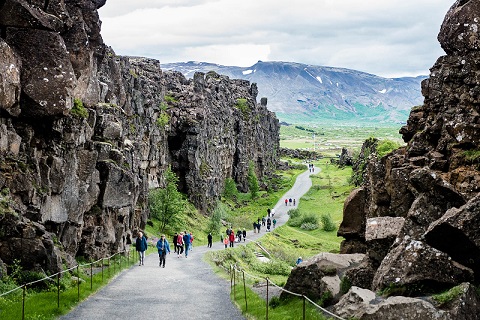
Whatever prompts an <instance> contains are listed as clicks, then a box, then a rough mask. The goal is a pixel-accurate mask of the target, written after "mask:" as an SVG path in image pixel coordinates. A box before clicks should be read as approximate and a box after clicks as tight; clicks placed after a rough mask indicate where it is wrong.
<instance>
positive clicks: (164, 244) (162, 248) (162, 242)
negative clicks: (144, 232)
mask: <svg viewBox="0 0 480 320" xmlns="http://www.w3.org/2000/svg"><path fill="white" fill-rule="evenodd" d="M157 250H158V258H159V259H160V262H159V263H158V266H159V267H163V268H165V260H166V257H167V252H168V254H170V246H169V245H168V240H167V239H165V235H164V234H162V236H161V237H160V239H159V240H158V241H157Z"/></svg>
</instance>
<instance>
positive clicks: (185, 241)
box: [183, 230, 191, 258]
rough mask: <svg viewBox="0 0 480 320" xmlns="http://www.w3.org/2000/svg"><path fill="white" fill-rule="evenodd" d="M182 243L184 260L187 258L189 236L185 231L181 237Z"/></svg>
mask: <svg viewBox="0 0 480 320" xmlns="http://www.w3.org/2000/svg"><path fill="white" fill-rule="evenodd" d="M183 243H184V244H185V258H188V250H190V243H191V241H190V234H189V233H188V232H187V230H185V234H184V235H183Z"/></svg>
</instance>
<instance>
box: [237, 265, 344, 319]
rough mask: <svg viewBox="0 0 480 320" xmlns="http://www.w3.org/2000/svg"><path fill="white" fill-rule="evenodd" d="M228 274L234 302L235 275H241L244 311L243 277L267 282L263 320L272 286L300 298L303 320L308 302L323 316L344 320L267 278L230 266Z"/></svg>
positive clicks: (246, 303)
mask: <svg viewBox="0 0 480 320" xmlns="http://www.w3.org/2000/svg"><path fill="white" fill-rule="evenodd" d="M228 272H229V273H230V292H231V293H232V292H233V300H234V301H236V290H235V287H236V286H237V276H236V274H237V273H241V274H242V281H243V291H244V299H245V311H247V310H248V301H247V287H246V282H245V276H247V277H249V278H251V279H255V280H265V281H266V282H267V290H266V300H267V301H266V308H265V319H266V320H268V312H269V286H270V285H272V286H274V287H276V288H278V289H280V290H281V291H283V292H286V293H288V294H290V295H293V296H296V297H300V298H302V299H303V310H302V314H303V318H302V319H303V320H305V319H306V302H307V301H308V302H309V303H310V304H312V306H314V307H315V308H317V309H318V310H319V311H320V312H322V313H323V314H324V315H326V316H328V317H332V318H334V319H338V320H346V319H344V318H342V317H340V316H337V315H336V314H334V313H332V312H330V311H328V310H327V309H325V308H323V307H321V306H319V305H318V304H316V303H315V302H313V301H312V300H311V299H309V298H308V297H307V296H305V295H303V294H300V293H295V292H292V291H289V290H286V289H284V288H282V287H280V286H278V285H276V284H275V283H274V282H272V281H271V280H270V279H269V278H268V277H266V278H262V277H258V276H255V275H252V274H249V273H247V272H245V270H241V269H240V268H238V267H237V266H236V265H230V270H228Z"/></svg>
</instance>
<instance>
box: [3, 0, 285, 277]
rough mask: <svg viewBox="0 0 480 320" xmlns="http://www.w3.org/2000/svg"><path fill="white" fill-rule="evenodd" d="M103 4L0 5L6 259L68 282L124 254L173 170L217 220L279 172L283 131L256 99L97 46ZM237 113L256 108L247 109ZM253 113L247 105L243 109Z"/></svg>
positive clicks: (229, 84)
mask: <svg viewBox="0 0 480 320" xmlns="http://www.w3.org/2000/svg"><path fill="white" fill-rule="evenodd" d="M103 4H105V1H91V0H82V1H64V0H53V1H52V0H50V1H28V2H27V1H23V0H6V1H1V2H0V7H1V8H0V30H1V37H0V191H1V192H0V259H1V260H3V261H4V262H6V263H12V261H13V259H20V260H21V263H22V265H23V266H24V267H25V268H27V269H43V270H48V271H51V272H56V271H58V270H59V269H60V268H61V267H62V264H63V263H66V264H67V265H69V264H73V263H74V258H75V257H76V256H80V255H81V256H84V257H85V258H93V259H96V258H99V257H103V256H105V255H108V254H110V253H112V252H117V251H121V250H123V249H125V248H126V247H127V246H128V245H129V244H130V243H131V241H132V238H133V236H134V233H135V232H136V230H138V229H143V228H144V227H145V224H146V221H147V218H148V216H149V211H148V192H149V190H150V189H151V188H157V187H162V186H163V184H164V178H163V173H164V172H165V170H166V169H167V167H168V166H171V167H172V169H173V170H174V172H175V173H177V174H178V176H179V178H180V186H179V187H180V189H181V191H183V192H185V193H186V194H187V196H188V197H189V199H190V200H191V201H192V202H193V203H194V204H195V206H196V207H197V208H198V209H199V210H200V211H201V212H203V213H205V214H209V212H210V210H211V209H212V208H213V207H214V206H215V204H216V201H217V200H218V199H219V197H220V194H221V192H222V191H223V185H224V181H225V179H226V178H227V177H233V178H234V179H235V181H236V182H237V184H238V185H239V186H240V188H243V189H244V190H245V188H246V186H247V185H246V177H247V172H248V164H249V161H253V163H254V164H255V168H256V173H257V176H258V177H259V178H261V177H263V176H264V175H267V174H269V173H270V172H272V171H273V170H274V169H275V166H276V163H277V161H278V156H277V153H276V152H277V150H278V149H279V148H278V146H279V136H278V135H279V124H278V120H277V119H276V118H275V116H274V114H273V113H271V112H269V111H268V110H267V109H266V100H262V101H263V103H257V101H256V98H257V90H256V86H255V85H253V84H250V83H248V82H246V81H239V80H232V79H229V78H227V77H223V76H218V75H205V74H198V75H196V76H195V78H194V79H193V80H191V81H190V80H186V79H185V78H183V76H180V75H179V74H171V73H164V72H163V71H162V70H161V67H160V63H159V61H157V60H154V59H146V58H138V57H121V56H117V55H116V54H115V52H114V51H113V50H112V49H111V48H109V47H107V46H106V45H105V44H104V43H103V40H102V38H101V35H100V24H101V22H100V21H99V19H98V14H97V9H98V8H100V7H101V6H102V5H103ZM238 99H244V100H245V101H246V103H245V104H244V105H242V109H239V108H238V107H237V102H238ZM242 101H243V100H242Z"/></svg>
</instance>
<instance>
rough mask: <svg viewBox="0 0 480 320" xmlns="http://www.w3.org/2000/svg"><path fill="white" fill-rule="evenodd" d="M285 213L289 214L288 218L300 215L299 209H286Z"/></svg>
mask: <svg viewBox="0 0 480 320" xmlns="http://www.w3.org/2000/svg"><path fill="white" fill-rule="evenodd" d="M287 214H288V215H289V216H290V219H294V218H297V217H299V216H300V215H301V213H300V210H299V209H290V210H288V212H287Z"/></svg>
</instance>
